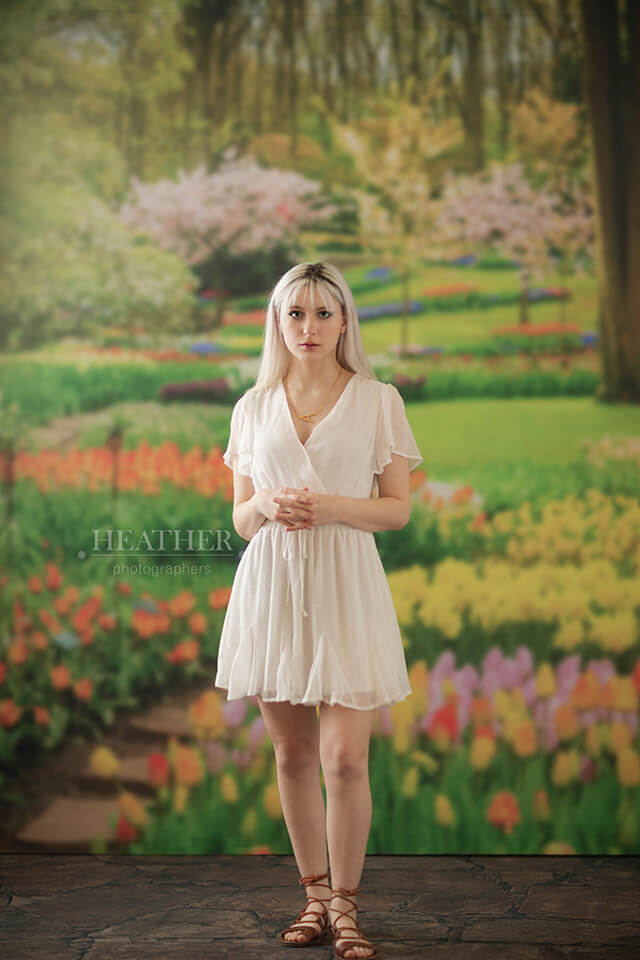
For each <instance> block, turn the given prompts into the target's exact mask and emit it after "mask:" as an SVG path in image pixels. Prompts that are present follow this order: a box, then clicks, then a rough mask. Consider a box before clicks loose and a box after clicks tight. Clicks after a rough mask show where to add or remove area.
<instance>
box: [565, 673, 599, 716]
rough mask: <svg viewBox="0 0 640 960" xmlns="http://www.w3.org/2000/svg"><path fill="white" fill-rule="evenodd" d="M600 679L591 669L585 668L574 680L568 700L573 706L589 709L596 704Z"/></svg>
mask: <svg viewBox="0 0 640 960" xmlns="http://www.w3.org/2000/svg"><path fill="white" fill-rule="evenodd" d="M599 695H600V681H599V680H598V678H597V676H596V674H595V673H594V672H593V670H585V672H584V673H581V674H580V676H579V677H578V679H577V680H576V682H575V685H574V687H573V690H572V691H571V697H570V700H569V702H570V703H571V705H572V706H573V707H576V708H580V709H582V710H590V709H592V708H594V707H597V705H598V699H599Z"/></svg>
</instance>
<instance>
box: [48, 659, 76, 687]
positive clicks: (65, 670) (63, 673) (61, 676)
mask: <svg viewBox="0 0 640 960" xmlns="http://www.w3.org/2000/svg"><path fill="white" fill-rule="evenodd" d="M70 683H71V671H70V670H69V667H65V665H64V664H63V663H61V664H59V665H58V666H57V667H52V668H51V686H52V687H53V689H54V690H66V689H67V687H68V686H69V685H70Z"/></svg>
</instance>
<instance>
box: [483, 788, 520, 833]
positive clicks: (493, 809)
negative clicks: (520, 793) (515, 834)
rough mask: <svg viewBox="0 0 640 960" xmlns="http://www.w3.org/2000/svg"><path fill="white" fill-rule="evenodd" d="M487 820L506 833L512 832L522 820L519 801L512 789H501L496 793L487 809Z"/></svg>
mask: <svg viewBox="0 0 640 960" xmlns="http://www.w3.org/2000/svg"><path fill="white" fill-rule="evenodd" d="M487 820H488V821H489V823H490V824H492V825H493V826H494V827H497V828H498V829H499V830H504V832H505V833H511V832H512V831H513V828H514V826H515V825H516V823H519V822H520V810H519V808H518V801H517V800H516V798H515V796H514V794H513V793H512V792H511V791H510V790H499V791H498V793H496V794H495V795H494V797H493V799H492V800H491V803H490V804H489V809H488V810H487Z"/></svg>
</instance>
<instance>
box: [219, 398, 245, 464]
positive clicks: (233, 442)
mask: <svg viewBox="0 0 640 960" xmlns="http://www.w3.org/2000/svg"><path fill="white" fill-rule="evenodd" d="M236 454H238V472H239V473H241V474H242V476H244V477H250V476H251V466H252V461H253V424H252V420H251V411H250V406H249V404H248V402H247V395H246V394H243V396H241V397H240V399H239V400H237V401H236V403H235V406H234V408H233V410H232V411H231V423H230V425H229V443H228V444H227V449H226V450H225V452H224V453H223V454H222V459H223V461H224V462H225V463H226V465H227V466H228V467H231V469H233V458H234V456H235V455H236Z"/></svg>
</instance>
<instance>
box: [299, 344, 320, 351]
mask: <svg viewBox="0 0 640 960" xmlns="http://www.w3.org/2000/svg"><path fill="white" fill-rule="evenodd" d="M300 346H301V347H306V348H307V350H311V349H312V348H313V347H318V346H320V344H318V343H301V344H300Z"/></svg>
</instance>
